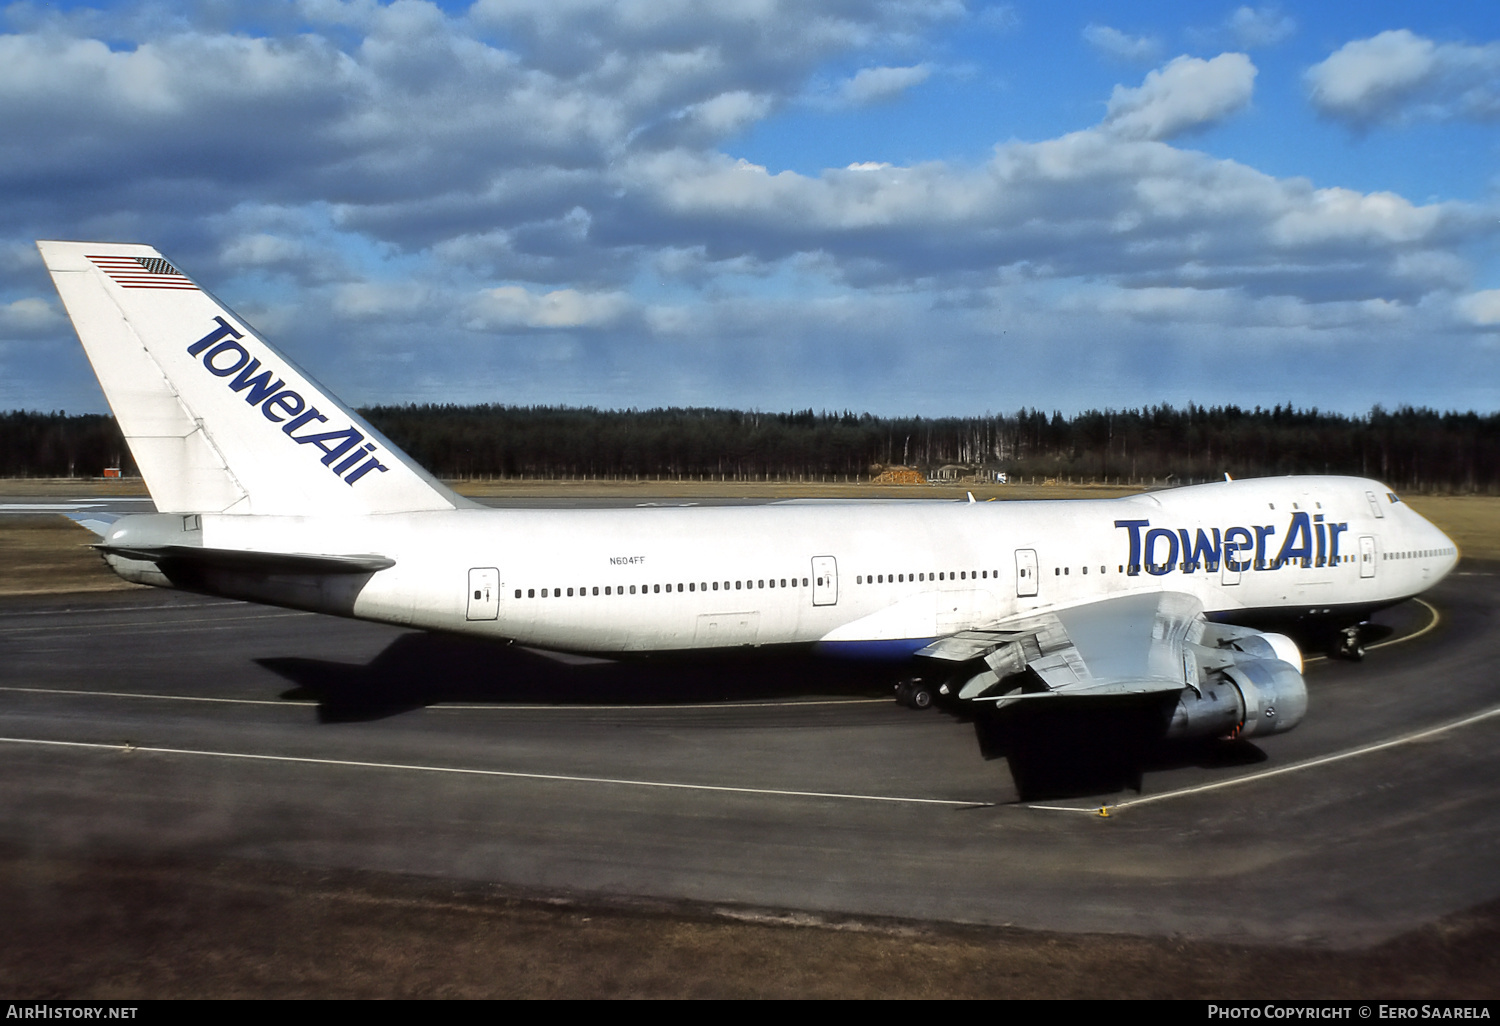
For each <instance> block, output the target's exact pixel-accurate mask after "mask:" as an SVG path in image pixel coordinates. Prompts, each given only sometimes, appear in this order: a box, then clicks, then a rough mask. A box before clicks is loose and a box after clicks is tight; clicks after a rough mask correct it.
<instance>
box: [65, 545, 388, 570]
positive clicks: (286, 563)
mask: <svg viewBox="0 0 1500 1026" xmlns="http://www.w3.org/2000/svg"><path fill="white" fill-rule="evenodd" d="M94 547H95V548H97V549H98V550H99V551H101V552H103V553H105V554H107V555H111V556H123V557H124V558H126V559H139V560H142V561H143V562H147V563H155V564H157V565H158V566H160V565H162V564H163V563H174V564H177V565H188V566H194V567H202V568H204V569H212V570H237V571H241V572H245V573H262V574H373V573H376V572H378V571H381V570H388V569H390V568H391V567H393V566H395V565H396V561H395V560H394V559H389V558H387V557H385V556H377V555H358V556H321V555H313V554H311V553H306V552H253V551H250V550H246V549H206V548H201V547H199V546H197V545H155V546H145V547H136V546H128V545H96V546H94Z"/></svg>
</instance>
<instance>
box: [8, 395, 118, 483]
mask: <svg viewBox="0 0 1500 1026" xmlns="http://www.w3.org/2000/svg"><path fill="white" fill-rule="evenodd" d="M121 461H124V462H123V463H122V462H121ZM105 467H119V468H121V470H122V471H123V472H125V473H135V463H134V462H133V461H131V459H130V450H129V449H127V448H126V447H125V439H124V437H123V436H122V435H121V434H120V428H119V426H118V425H117V424H116V423H115V418H113V417H110V416H106V415H104V414H101V413H84V414H79V415H75V416H69V415H68V414H66V413H27V412H25V411H20V410H18V411H14V412H11V413H0V477H99V476H100V475H101V474H102V473H103V472H104V468H105Z"/></svg>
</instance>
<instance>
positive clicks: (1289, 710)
mask: <svg viewBox="0 0 1500 1026" xmlns="http://www.w3.org/2000/svg"><path fill="white" fill-rule="evenodd" d="M1278 636H1279V635H1267V637H1278ZM1288 640H1289V639H1288ZM1293 647H1294V648H1295V646H1293ZM1198 690H1199V691H1200V692H1201V694H1198V693H1195V692H1194V691H1193V690H1192V689H1187V690H1185V691H1183V692H1182V694H1181V695H1180V696H1179V698H1178V700H1177V707H1176V708H1175V709H1173V710H1172V721H1171V723H1170V725H1169V726H1168V727H1167V736H1168V737H1216V736H1220V735H1225V734H1228V735H1231V736H1233V737H1261V736H1264V735H1267V734H1279V733H1281V732H1282V731H1284V730H1291V729H1292V728H1293V727H1295V726H1296V725H1297V724H1299V723H1301V722H1302V717H1303V716H1305V715H1307V684H1306V683H1305V682H1304V681H1303V680H1302V674H1300V673H1298V672H1297V667H1296V666H1293V665H1292V664H1291V663H1288V662H1286V661H1284V660H1281V659H1257V658H1249V657H1247V658H1244V659H1239V660H1236V661H1235V662H1233V663H1231V664H1229V665H1228V666H1225V667H1223V668H1221V669H1219V670H1217V671H1215V672H1214V673H1212V674H1211V675H1206V679H1205V680H1204V682H1203V683H1202V684H1201V685H1200V686H1199V689H1198Z"/></svg>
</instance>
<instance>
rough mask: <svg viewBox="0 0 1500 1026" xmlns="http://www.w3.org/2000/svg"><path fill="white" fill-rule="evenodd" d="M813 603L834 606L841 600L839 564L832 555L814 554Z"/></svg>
mask: <svg viewBox="0 0 1500 1026" xmlns="http://www.w3.org/2000/svg"><path fill="white" fill-rule="evenodd" d="M812 572H813V605H815V606H833V605H837V604H838V601H839V564H838V561H837V560H835V559H834V558H833V557H832V556H814V557H813V561H812Z"/></svg>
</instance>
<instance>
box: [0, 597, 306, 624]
mask: <svg viewBox="0 0 1500 1026" xmlns="http://www.w3.org/2000/svg"><path fill="white" fill-rule="evenodd" d="M249 604H250V603H248V602H241V601H240V600H239V599H212V600H210V601H208V602H163V603H162V604H161V605H157V606H145V605H142V606H134V605H133V606H128V607H125V608H121V607H120V606H116V605H99V606H89V607H87V608H82V609H79V608H74V607H73V606H64V607H63V608H62V609H9V610H6V611H5V612H3V613H0V621H5V620H15V619H19V618H20V617H23V616H53V617H56V616H65V615H66V616H83V615H85V614H89V613H139V612H141V611H143V610H151V609H158V610H173V609H221V608H222V609H229V608H231V607H234V606H248V605H249ZM308 615H309V616H311V615H314V614H311V613H309V614H308Z"/></svg>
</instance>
